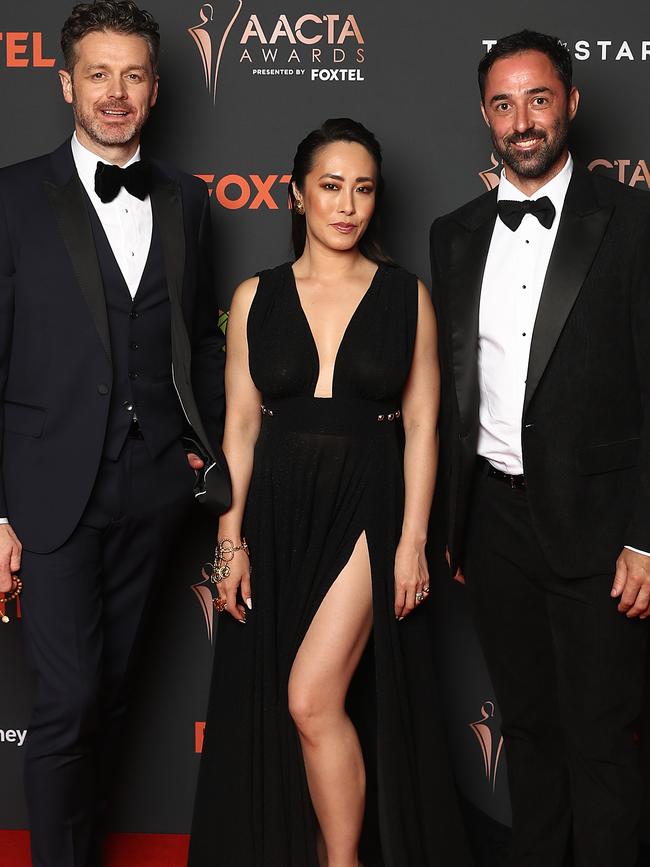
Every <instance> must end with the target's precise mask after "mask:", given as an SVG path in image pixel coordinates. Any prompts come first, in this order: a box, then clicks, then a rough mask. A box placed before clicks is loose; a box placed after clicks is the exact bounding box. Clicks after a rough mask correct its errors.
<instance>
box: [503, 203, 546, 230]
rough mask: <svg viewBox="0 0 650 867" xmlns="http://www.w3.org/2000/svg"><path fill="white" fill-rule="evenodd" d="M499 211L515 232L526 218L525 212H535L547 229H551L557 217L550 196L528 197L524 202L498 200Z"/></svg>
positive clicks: (534, 214)
mask: <svg viewBox="0 0 650 867" xmlns="http://www.w3.org/2000/svg"><path fill="white" fill-rule="evenodd" d="M497 211H498V212H499V216H500V217H501V219H502V220H503V222H504V223H505V224H506V226H507V227H508V228H509V229H511V230H512V231H513V232H515V231H516V230H517V229H518V228H519V226H520V225H521V221H522V220H523V219H524V214H533V216H535V217H537V219H538V220H539V221H540V223H541V224H542V226H544V228H545V229H550V228H551V226H552V225H553V220H554V219H555V208H554V206H553V202H552V201H551V200H550V199H549V197H548V196H542V198H541V199H527V200H526V201H524V202H514V201H512V200H510V199H501V201H499V202H497Z"/></svg>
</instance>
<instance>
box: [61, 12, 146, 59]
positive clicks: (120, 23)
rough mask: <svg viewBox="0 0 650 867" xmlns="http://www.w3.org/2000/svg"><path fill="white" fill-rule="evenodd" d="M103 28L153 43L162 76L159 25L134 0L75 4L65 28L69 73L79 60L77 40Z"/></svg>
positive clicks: (63, 34)
mask: <svg viewBox="0 0 650 867" xmlns="http://www.w3.org/2000/svg"><path fill="white" fill-rule="evenodd" d="M102 30H109V31H112V32H114V33H124V34H134V35H135V36H141V37H142V38H143V39H144V40H145V42H146V43H147V45H148V46H149V56H150V58H151V66H152V67H153V72H154V75H158V55H159V53H160V33H159V32H158V24H157V23H156V21H155V20H154V18H153V15H151V14H150V13H149V12H146V11H145V10H144V9H139V8H138V7H137V6H136V5H135V3H133V2H132V0H96V2H95V3H78V4H77V5H76V6H75V7H74V9H73V10H72V12H71V13H70V16H69V18H68V19H67V21H66V22H65V24H64V25H63V28H62V30H61V49H62V50H63V58H64V62H65V68H66V69H67V71H68V72H69V73H72V70H73V68H74V65H75V63H76V62H77V52H76V46H77V42H79V40H80V39H83V37H84V36H86V34H88V33H97V32H99V31H102Z"/></svg>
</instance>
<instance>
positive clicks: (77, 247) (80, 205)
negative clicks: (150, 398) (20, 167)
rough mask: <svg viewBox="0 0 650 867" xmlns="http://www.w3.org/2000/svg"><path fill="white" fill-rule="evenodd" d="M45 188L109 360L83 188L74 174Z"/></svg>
mask: <svg viewBox="0 0 650 867" xmlns="http://www.w3.org/2000/svg"><path fill="white" fill-rule="evenodd" d="M45 187H46V192H47V197H48V199H49V202H50V205H51V207H52V210H53V211H54V214H55V216H56V220H57V223H58V224H59V229H60V230H61V235H62V236H63V241H64V243H65V246H66V249H67V251H68V255H69V256H70V260H71V262H72V267H73V270H74V273H75V276H76V278H77V282H78V283H79V288H80V289H81V294H82V295H83V297H84V300H85V301H86V304H87V305H88V309H89V311H90V315H91V316H92V318H93V322H94V323H95V328H96V329H97V333H98V335H99V339H100V340H101V342H102V346H103V347H104V351H105V352H106V355H107V356H108V359H109V361H110V360H111V341H110V334H109V330H108V314H107V313H106V298H105V296H104V284H103V282H102V275H101V271H100V270H99V262H98V261H97V253H96V250H95V238H94V236H93V230H92V227H91V225H90V217H89V216H88V210H87V204H86V198H85V195H84V191H83V186H82V184H81V181H80V180H79V177H78V175H77V173H76V172H73V174H72V175H71V176H70V179H69V180H68V181H67V183H65V184H64V185H63V186H57V185H56V184H53V183H50V182H49V181H45Z"/></svg>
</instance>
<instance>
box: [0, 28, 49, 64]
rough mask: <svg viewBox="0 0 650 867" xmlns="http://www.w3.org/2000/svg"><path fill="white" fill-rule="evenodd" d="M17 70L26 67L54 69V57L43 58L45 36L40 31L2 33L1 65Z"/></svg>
mask: <svg viewBox="0 0 650 867" xmlns="http://www.w3.org/2000/svg"><path fill="white" fill-rule="evenodd" d="M2 60H4V66H7V67H10V68H15V67H25V66H36V67H52V66H54V64H55V63H56V60H55V59H54V58H53V57H44V56H43V34H42V33H41V31H40V30H36V31H34V32H31V33H30V32H28V31H24V32H23V31H5V32H4V33H3V32H0V64H1V63H2Z"/></svg>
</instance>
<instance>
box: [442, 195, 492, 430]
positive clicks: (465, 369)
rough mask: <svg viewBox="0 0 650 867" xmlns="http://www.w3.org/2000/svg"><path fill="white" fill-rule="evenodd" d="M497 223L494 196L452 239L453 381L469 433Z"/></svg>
mask: <svg viewBox="0 0 650 867" xmlns="http://www.w3.org/2000/svg"><path fill="white" fill-rule="evenodd" d="M495 219H496V193H494V194H492V195H490V196H486V197H485V198H484V199H482V200H481V202H480V204H479V207H478V208H477V209H475V210H474V212H473V214H472V215H471V219H469V220H466V221H465V222H464V223H463V228H464V229H465V231H464V232H463V234H457V235H456V237H455V238H454V240H453V242H452V244H453V246H452V250H451V256H452V262H451V271H450V273H449V280H450V299H451V300H450V312H451V343H452V356H453V371H454V381H455V383H456V395H457V398H458V408H459V412H460V418H461V423H462V426H463V428H464V429H465V430H468V429H469V428H470V427H471V426H472V424H473V420H474V419H475V417H476V409H477V407H478V400H479V390H478V325H479V307H480V298H481V284H482V282H483V271H484V270H485V262H486V259H487V253H488V249H489V246H490V239H491V238H492V231H493V229H494V221H495Z"/></svg>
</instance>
